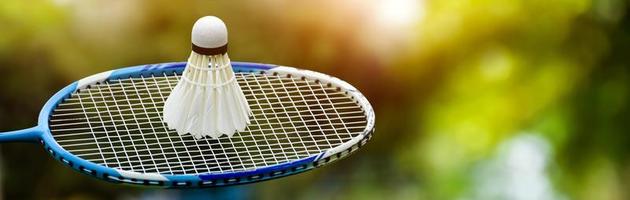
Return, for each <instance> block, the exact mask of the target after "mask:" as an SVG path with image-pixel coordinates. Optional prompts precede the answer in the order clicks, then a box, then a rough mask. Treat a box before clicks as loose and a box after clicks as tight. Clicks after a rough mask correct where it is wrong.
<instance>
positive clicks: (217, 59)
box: [163, 16, 251, 139]
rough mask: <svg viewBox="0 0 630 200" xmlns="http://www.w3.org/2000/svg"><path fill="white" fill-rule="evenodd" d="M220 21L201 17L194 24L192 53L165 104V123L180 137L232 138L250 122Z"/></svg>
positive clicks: (249, 111) (209, 17)
mask: <svg viewBox="0 0 630 200" xmlns="http://www.w3.org/2000/svg"><path fill="white" fill-rule="evenodd" d="M227 44H228V40H227V28H226V26H225V24H224V23H223V21H221V19H219V18H217V17H214V16H206V17H202V18H200V19H199V20H197V22H195V24H194V25H193V29H192V52H191V53H190V57H189V58H188V63H187V64H186V68H185V69H184V72H183V74H182V76H181V79H180V81H179V82H178V83H177V86H175V88H174V89H173V91H172V92H171V94H170V95H169V97H168V99H167V100H166V102H165V103H164V111H163V115H164V122H166V124H167V126H168V128H170V129H175V130H176V131H177V132H178V133H179V134H180V135H184V134H192V135H193V136H194V137H195V138H197V139H200V138H203V137H206V136H209V137H212V138H218V137H220V136H222V135H227V136H228V137H231V136H232V135H234V133H236V132H237V131H243V130H245V128H246V127H247V125H248V124H249V123H250V120H249V117H250V116H251V110H250V108H249V105H248V103H247V100H246V99H245V95H244V94H243V91H242V90H241V88H240V87H239V85H238V83H237V80H236V76H235V75H234V71H233V70H232V65H231V63H230V59H229V57H228V54H227Z"/></svg>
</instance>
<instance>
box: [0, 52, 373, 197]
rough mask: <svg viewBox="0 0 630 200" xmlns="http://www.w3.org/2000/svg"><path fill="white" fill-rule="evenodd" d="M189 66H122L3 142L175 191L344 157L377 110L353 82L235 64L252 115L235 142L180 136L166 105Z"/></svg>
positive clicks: (110, 176)
mask: <svg viewBox="0 0 630 200" xmlns="http://www.w3.org/2000/svg"><path fill="white" fill-rule="evenodd" d="M185 64H186V63H181V62H180V63H163V64H152V65H142V66H135V67H128V68H122V69H118V70H112V71H108V72H103V73H99V74H96V75H93V76H89V77H87V78H84V79H81V80H79V81H76V82H74V83H72V84H70V85H68V86H67V87H65V88H63V89H62V90H60V91H59V92H57V93H56V94H55V95H54V96H53V97H52V98H51V99H50V100H48V102H47V103H46V104H45V106H44V107H43V109H42V110H41V112H40V115H39V120H38V126H36V127H33V128H29V129H24V130H18V131H12V132H6V133H0V142H39V143H41V144H42V145H43V147H44V148H45V150H46V151H48V153H49V154H50V155H51V156H52V157H53V158H54V159H56V160H58V161H60V162H61V163H63V165H66V166H68V167H70V168H72V169H74V170H76V171H78V172H80V173H84V174H87V175H89V176H92V177H95V178H99V179H102V180H106V181H109V182H114V183H125V184H134V185H148V186H160V187H168V188H197V187H214V186H225V185H234V184H243V183H250V182H257V181H262V180H268V179H274V178H278V177H283V176H288V175H292V174H297V173H300V172H304V171H307V170H310V169H313V168H316V167H320V166H323V165H326V164H328V163H331V162H332V161H335V160H338V159H340V158H344V157H346V156H348V155H349V154H351V153H353V152H354V151H356V150H357V149H359V148H360V147H361V146H362V145H364V144H365V143H366V142H367V141H368V140H369V139H370V138H371V136H372V133H373V130H374V120H375V116H374V112H373V109H372V107H371V105H370V103H369V102H368V101H367V100H366V98H365V97H364V96H363V95H362V94H361V93H360V92H359V91H358V90H357V89H355V88H354V87H353V86H351V85H350V84H348V83H346V82H344V81H342V80H340V79H337V78H334V77H331V76H328V75H325V74H321V73H317V72H313V71H308V70H300V69H296V68H292V67H284V66H276V65H268V64H257V63H243V62H233V63H232V67H233V70H234V72H235V74H236V78H237V80H238V83H239V86H240V87H241V89H242V90H243V92H244V94H245V96H246V98H247V101H248V103H249V105H250V108H251V110H252V113H253V115H252V118H251V124H250V125H249V126H248V127H247V128H246V129H245V130H244V131H241V132H238V133H236V134H235V135H234V136H232V137H219V138H216V139H213V138H210V137H205V138H202V139H195V138H194V137H193V136H191V135H190V134H187V135H178V134H177V132H176V131H175V130H169V129H168V128H167V126H166V124H165V123H164V122H163V120H162V113H161V111H162V107H163V105H164V101H165V100H166V98H167V97H168V95H169V94H170V92H171V90H172V89H173V88H174V87H175V85H176V84H177V82H178V81H179V79H180V78H181V74H182V72H183V70H184V67H185Z"/></svg>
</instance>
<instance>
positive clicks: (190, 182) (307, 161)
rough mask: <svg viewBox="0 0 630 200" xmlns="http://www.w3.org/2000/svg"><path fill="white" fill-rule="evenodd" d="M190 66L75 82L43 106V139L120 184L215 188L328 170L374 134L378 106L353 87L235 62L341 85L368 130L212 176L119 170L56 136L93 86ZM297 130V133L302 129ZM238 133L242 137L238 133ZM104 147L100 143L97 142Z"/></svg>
mask: <svg viewBox="0 0 630 200" xmlns="http://www.w3.org/2000/svg"><path fill="white" fill-rule="evenodd" d="M185 66H186V63H185V62H176V63H161V64H151V65H141V66H134V67H127V68H122V69H118V70H112V71H108V72H103V73H99V74H95V75H93V76H89V77H86V78H84V79H81V80H79V81H77V82H74V83H72V84H70V85H68V86H66V87H65V88H63V89H62V90H60V91H59V92H57V93H56V94H55V95H54V96H53V97H52V98H51V99H50V100H49V101H48V102H47V103H46V104H45V106H44V107H43V109H42V111H41V113H40V115H39V120H38V122H39V124H38V129H40V132H41V134H40V135H39V138H38V139H37V140H38V141H39V142H40V143H41V144H42V145H43V146H44V148H45V149H46V151H47V152H49V153H50V154H51V156H53V158H55V159H56V160H58V161H60V162H61V163H63V164H64V165H66V166H68V167H70V168H72V169H74V170H76V171H78V172H81V173H84V174H87V175H90V176H93V177H96V178H99V179H103V180H106V181H109V182H114V183H126V184H134V185H146V186H161V187H169V188H196V187H215V186H226V185H235V184H243V183H250V182H257V181H263V180H268V179H274V178H278V177H283V176H288V175H292V174H296V173H300V172H304V171H307V170H310V169H313V168H315V167H319V166H323V165H325V164H327V163H330V162H332V161H335V160H338V159H339V158H343V157H346V156H348V155H349V154H350V153H352V152H354V151H356V150H357V149H359V148H360V147H361V146H362V145H364V144H365V143H366V142H367V141H368V140H369V139H370V138H371V136H372V133H373V131H374V122H375V116H374V111H373V109H372V106H371V105H370V103H369V102H368V101H367V99H366V98H365V97H364V96H363V95H362V94H361V93H360V92H359V91H358V90H357V89H356V88H354V87H353V86H351V85H350V84H348V83H346V82H344V81H342V80H340V79H337V78H334V77H331V76H328V75H325V74H321V73H317V72H313V71H308V70H300V69H296V68H292V67H284V66H276V65H269V64H258V63H244V62H232V67H233V70H234V71H235V72H236V73H242V74H273V75H274V76H286V77H301V79H302V80H306V81H309V80H310V81H315V82H317V83H318V84H323V85H327V86H330V87H336V88H337V90H339V91H343V92H345V94H346V95H348V96H349V97H351V98H352V99H353V101H355V103H356V104H357V105H358V106H360V108H361V109H362V111H363V114H364V116H365V128H364V129H363V130H362V131H361V132H360V134H357V135H356V136H355V137H353V138H351V139H348V140H346V141H344V142H343V143H341V144H339V145H336V146H335V147H333V148H329V149H325V150H323V151H321V152H319V153H317V154H312V155H310V156H308V157H302V158H299V159H292V160H289V161H286V162H280V163H275V164H273V165H269V166H264V167H256V168H250V169H243V170H233V171H227V172H211V173H197V174H190V173H184V174H164V173H146V172H136V171H133V170H124V169H115V168H111V167H107V166H104V165H102V164H97V163H95V162H92V161H88V160H86V159H84V158H82V157H79V156H77V155H75V154H73V153H71V152H70V151H68V150H66V148H64V147H62V145H60V144H59V143H58V142H57V140H56V139H55V137H54V135H53V133H52V132H51V127H50V125H51V116H52V115H53V113H54V112H55V109H56V108H57V107H58V106H59V105H60V103H62V102H64V100H66V99H68V98H70V97H71V96H72V94H73V93H75V92H77V91H79V90H82V89H86V88H89V87H90V86H92V85H95V84H100V83H103V82H107V81H114V80H121V79H129V78H140V77H149V76H152V75H154V74H180V75H181V73H182V72H183V70H184V68H185ZM296 131H297V129H296ZM237 134H238V133H237ZM97 143H98V142H97Z"/></svg>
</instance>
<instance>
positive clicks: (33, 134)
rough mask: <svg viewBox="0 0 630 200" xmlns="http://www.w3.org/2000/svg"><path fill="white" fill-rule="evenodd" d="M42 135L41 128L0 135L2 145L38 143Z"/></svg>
mask: <svg viewBox="0 0 630 200" xmlns="http://www.w3.org/2000/svg"><path fill="white" fill-rule="evenodd" d="M41 134H42V129H41V128H39V127H33V128H27V129H22V130H17V131H10V132H4V133H0V143H5V142H37V139H38V138H39V136H40V135H41Z"/></svg>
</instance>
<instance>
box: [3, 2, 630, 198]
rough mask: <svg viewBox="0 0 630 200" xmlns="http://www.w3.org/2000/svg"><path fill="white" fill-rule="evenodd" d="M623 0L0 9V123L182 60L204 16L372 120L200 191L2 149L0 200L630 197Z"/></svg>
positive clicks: (11, 126)
mask: <svg viewBox="0 0 630 200" xmlns="http://www.w3.org/2000/svg"><path fill="white" fill-rule="evenodd" d="M628 9H629V5H628V3H627V2H625V1H620V0H554V1H542V0H513V1H508V0H425V1H413V0H347V1H335V0H324V1H309V2H306V1H291V0H246V1H238V2H237V1H200V0H197V1H173V0H144V1H140V0H108V1H96V0H2V1H1V2H0V76H2V77H0V129H1V130H3V131H9V130H15V129H21V128H27V127H30V126H34V125H35V124H36V121H37V120H36V119H37V115H38V113H39V110H40V108H41V107H42V106H43V104H44V103H45V101H46V100H47V99H48V98H49V97H50V96H52V94H54V93H55V92H56V91H58V90H59V89H60V88H62V87H63V86H65V85H67V84H69V83H71V82H72V81H75V80H78V79H80V78H82V77H85V76H88V75H91V74H94V73H98V72H101V71H106V70H110V69H116V68H120V67H124V66H132V65H138V64H148V63H159V62H171V61H184V60H185V59H186V58H187V56H188V55H189V53H190V30H191V27H192V24H193V22H194V21H195V20H196V19H197V18H199V17H201V16H204V15H216V16H219V17H220V18H222V19H223V20H224V21H225V22H226V24H227V25H228V29H229V34H230V50H229V53H230V57H231V58H232V60H237V61H249V62H262V63H273V64H281V65H287V66H295V67H300V68H305V69H311V70H316V71H320V72H323V73H327V74H331V75H333V76H336V77H339V78H341V79H344V80H346V81H348V82H349V83H351V84H353V85H354V86H356V87H357V88H358V89H360V90H361V91H362V92H363V93H364V94H365V95H366V96H367V98H368V99H369V100H370V101H371V103H372V105H373V106H374V108H375V111H376V119H377V120H376V127H377V129H376V130H377V131H376V133H375V136H374V138H373V140H372V141H371V142H370V143H369V144H368V145H366V146H365V147H364V148H363V149H362V150H361V151H359V152H358V153H356V154H355V155H353V156H351V157H349V158H347V159H344V160H342V161H340V162H337V163H336V164H334V165H330V166H325V167H323V168H320V169H317V170H313V171H310V172H308V173H303V174H300V175H296V176H291V177H287V178H283V179H278V180H272V181H267V182H262V183H256V184H250V185H243V186H238V187H225V188H219V189H206V190H159V189H146V188H140V187H131V186H121V185H115V184H110V183H106V182H102V181H99V180H96V179H93V178H91V177H88V176H85V175H82V174H79V173H77V172H74V171H72V170H69V169H68V168H66V167H64V166H63V165H62V164H60V163H58V162H56V161H54V160H53V159H51V158H50V157H49V156H48V155H47V154H46V153H45V152H44V151H43V150H42V148H41V147H40V146H39V145H36V144H2V145H1V146H0V150H1V152H0V155H1V161H2V162H1V165H0V166H1V170H0V172H1V173H0V174H1V176H0V177H1V180H2V181H1V192H2V197H4V198H6V199H138V198H141V199H160V198H161V199H177V198H237V199H238V198H260V199H458V200H467V199H518V200H521V199H522V200H525V199H541V200H545V199H585V200H586V199H587V200H592V199H598V200H599V199H630V131H629V130H628V129H629V126H630V112H629V111H630V107H628V98H629V95H630V77H629V75H630V74H629V65H630V51H629V50H630V17H629V16H628V15H629V14H630V13H627V11H628Z"/></svg>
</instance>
